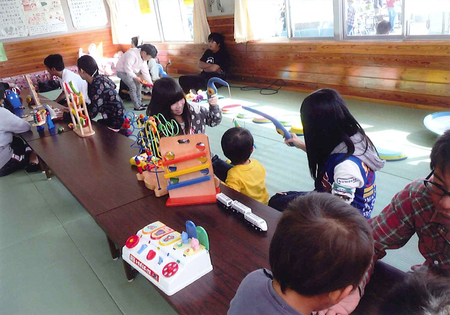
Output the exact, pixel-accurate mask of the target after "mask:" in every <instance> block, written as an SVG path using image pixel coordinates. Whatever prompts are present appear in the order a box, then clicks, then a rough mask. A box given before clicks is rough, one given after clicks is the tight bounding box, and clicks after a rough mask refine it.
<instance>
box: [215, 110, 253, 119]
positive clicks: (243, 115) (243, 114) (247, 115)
mask: <svg viewBox="0 0 450 315" xmlns="http://www.w3.org/2000/svg"><path fill="white" fill-rule="evenodd" d="M222 113H223V110H222ZM253 117H254V115H252V114H250V113H246V112H239V114H237V116H236V118H239V119H252V118H253Z"/></svg>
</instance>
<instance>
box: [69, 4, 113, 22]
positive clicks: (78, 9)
mask: <svg viewBox="0 0 450 315" xmlns="http://www.w3.org/2000/svg"><path fill="white" fill-rule="evenodd" d="M67 2H68V4H69V9H70V15H71V17H72V22H73V26H74V27H75V28H76V29H83V28H88V27H96V26H104V25H106V24H107V23H108V18H107V17H106V10H105V4H104V3H103V0H68V1H67Z"/></svg>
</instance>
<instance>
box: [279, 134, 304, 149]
mask: <svg viewBox="0 0 450 315" xmlns="http://www.w3.org/2000/svg"><path fill="white" fill-rule="evenodd" d="M291 136H292V138H291V139H287V140H284V143H286V145H288V146H289V144H290V143H293V144H294V146H295V147H296V148H298V149H301V150H303V151H305V152H306V145H305V142H303V141H302V140H300V139H299V137H297V135H296V134H295V133H291Z"/></svg>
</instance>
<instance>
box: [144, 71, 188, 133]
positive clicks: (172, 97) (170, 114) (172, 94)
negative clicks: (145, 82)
mask: <svg viewBox="0 0 450 315" xmlns="http://www.w3.org/2000/svg"><path fill="white" fill-rule="evenodd" d="M156 114H162V115H164V117H165V118H166V119H167V120H169V119H172V118H175V117H177V116H180V117H182V118H183V121H184V124H185V130H184V131H185V133H186V134H189V130H190V128H191V120H192V119H191V113H190V111H189V105H188V102H187V101H186V98H185V96H184V92H183V89H182V88H181V87H180V85H179V84H178V83H177V82H176V81H175V80H174V79H172V78H170V77H165V78H161V79H159V80H157V81H155V83H154V85H153V91H152V99H151V101H150V105H149V107H148V109H147V115H151V116H154V115H156Z"/></svg>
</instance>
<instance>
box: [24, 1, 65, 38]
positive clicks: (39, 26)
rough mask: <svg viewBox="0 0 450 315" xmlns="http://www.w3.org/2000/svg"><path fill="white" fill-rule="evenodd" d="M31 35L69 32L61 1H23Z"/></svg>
mask: <svg viewBox="0 0 450 315" xmlns="http://www.w3.org/2000/svg"><path fill="white" fill-rule="evenodd" d="M22 6H23V10H24V14H25V19H26V22H27V24H28V29H29V32H30V35H38V34H46V33H54V32H64V31H67V25H66V19H65V17H64V12H63V9H62V6H61V0H47V1H41V0H22Z"/></svg>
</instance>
